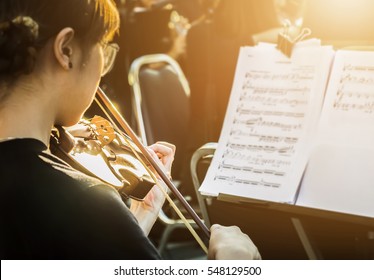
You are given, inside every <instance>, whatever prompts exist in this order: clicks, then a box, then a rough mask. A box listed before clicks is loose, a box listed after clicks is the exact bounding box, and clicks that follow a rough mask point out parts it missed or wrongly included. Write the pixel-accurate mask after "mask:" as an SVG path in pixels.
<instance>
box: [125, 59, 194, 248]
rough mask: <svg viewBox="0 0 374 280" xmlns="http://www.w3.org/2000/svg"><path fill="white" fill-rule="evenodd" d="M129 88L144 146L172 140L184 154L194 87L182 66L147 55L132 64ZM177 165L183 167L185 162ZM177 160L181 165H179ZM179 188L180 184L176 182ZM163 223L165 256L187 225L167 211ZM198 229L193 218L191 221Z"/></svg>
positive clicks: (138, 130)
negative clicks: (176, 234) (174, 234)
mask: <svg viewBox="0 0 374 280" xmlns="http://www.w3.org/2000/svg"><path fill="white" fill-rule="evenodd" d="M128 80H129V85H130V87H131V91H132V92H131V93H132V106H133V115H134V121H135V126H136V130H137V133H138V135H139V136H140V139H141V141H142V142H143V144H144V145H148V144H149V143H154V142H155V140H156V141H157V140H162V141H168V142H170V143H173V144H175V145H176V146H177V155H178V152H180V153H179V155H183V148H184V147H186V142H185V141H186V135H185V133H186V132H187V129H188V127H187V126H188V121H189V97H190V88H189V85H188V81H187V79H186V77H185V75H184V73H183V71H182V69H181V68H180V66H179V64H178V63H177V62H176V61H175V60H174V59H173V58H171V57H170V56H168V55H165V54H151V55H144V56H141V57H139V58H137V59H136V60H134V61H133V62H132V64H131V67H130V71H129V76H128ZM177 155H176V159H175V162H174V164H173V169H174V168H175V165H178V166H177V168H179V169H180V168H181V165H182V163H183V162H182V160H181V158H179V161H178V158H177ZM176 161H177V162H176ZM174 183H175V184H176V185H177V186H178V184H179V183H180V182H178V181H174ZM159 220H160V221H161V222H162V223H163V224H164V225H165V229H164V231H163V233H162V236H161V239H160V242H159V246H158V249H159V251H160V254H163V252H164V250H165V248H166V245H167V242H168V239H169V237H170V235H171V233H172V232H173V231H174V230H175V229H177V228H184V227H185V225H184V224H183V221H182V220H180V219H173V218H170V217H168V216H167V215H166V214H165V212H164V211H161V212H160V214H159ZM188 221H189V222H190V223H191V224H192V225H194V226H195V227H196V224H195V223H194V221H193V220H192V219H189V220H188Z"/></svg>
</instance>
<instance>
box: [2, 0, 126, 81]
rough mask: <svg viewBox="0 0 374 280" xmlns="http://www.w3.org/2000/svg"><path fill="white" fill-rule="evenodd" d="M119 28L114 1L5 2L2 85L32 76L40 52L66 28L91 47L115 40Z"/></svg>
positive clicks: (22, 0) (41, 0)
mask: <svg viewBox="0 0 374 280" xmlns="http://www.w3.org/2000/svg"><path fill="white" fill-rule="evenodd" d="M118 26H119V15H118V11H117V9H116V6H115V4H114V2H113V0H1V1H0V81H1V82H4V81H6V82H10V81H14V80H16V79H17V78H18V77H19V76H20V75H22V74H28V73H31V72H32V71H33V68H34V64H35V58H36V54H37V52H38V50H39V49H40V48H41V47H43V46H44V45H45V44H46V42H47V41H48V39H50V38H51V37H52V36H54V35H56V34H57V33H58V32H59V31H60V30H62V29H63V28H65V27H71V28H73V29H74V32H75V36H76V38H78V39H79V40H80V41H81V42H82V44H85V45H87V46H88V45H90V44H94V43H96V42H99V41H109V40H111V39H112V38H113V36H114V34H115V32H116V31H117V29H118Z"/></svg>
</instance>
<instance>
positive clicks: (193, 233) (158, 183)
mask: <svg viewBox="0 0 374 280" xmlns="http://www.w3.org/2000/svg"><path fill="white" fill-rule="evenodd" d="M95 101H96V103H97V104H98V106H99V107H100V109H101V110H102V111H103V112H104V114H105V115H106V116H107V118H108V119H109V120H110V121H111V123H112V125H113V126H114V128H115V129H116V130H117V132H119V133H120V134H122V132H121V130H120V129H118V127H117V125H116V123H115V122H114V121H113V119H112V117H111V116H110V115H109V113H108V112H106V110H105V109H104V107H103V105H102V104H101V103H100V101H99V100H98V99H97V98H95ZM124 139H125V141H126V142H127V144H128V146H129V147H130V149H131V150H132V152H133V153H134V154H135V156H136V157H137V159H138V160H139V161H140V162H141V164H142V165H143V166H144V168H145V169H146V170H147V172H148V173H149V175H150V176H151V177H152V179H153V181H154V183H155V185H156V186H158V187H159V188H160V189H161V191H162V192H163V194H164V195H165V197H166V199H167V200H168V202H169V204H170V206H171V207H172V208H173V209H174V211H175V212H176V213H177V215H178V216H179V218H180V219H181V220H182V221H183V223H184V225H185V226H186V227H187V229H188V230H189V231H190V233H191V234H192V236H193V237H194V238H195V240H196V242H197V243H198V244H199V245H200V247H201V249H202V250H203V251H204V252H205V253H206V254H208V249H207V247H206V246H205V244H204V242H203V241H202V239H201V238H200V236H199V235H198V234H197V232H196V231H195V229H194V228H193V227H192V226H191V224H190V223H189V222H188V221H187V219H186V217H185V216H184V215H183V213H182V212H181V211H180V210H179V208H178V207H177V206H176V204H175V203H174V201H173V200H172V199H171V198H170V196H169V194H168V193H167V192H166V191H165V189H164V188H163V186H161V184H160V182H159V180H158V179H157V178H156V176H155V174H154V172H152V170H151V169H150V168H149V167H148V166H147V164H146V163H145V162H144V161H143V160H142V159H141V157H140V156H139V153H138V152H137V151H136V150H135V148H134V147H133V145H132V143H131V142H130V141H129V140H128V139H127V137H124Z"/></svg>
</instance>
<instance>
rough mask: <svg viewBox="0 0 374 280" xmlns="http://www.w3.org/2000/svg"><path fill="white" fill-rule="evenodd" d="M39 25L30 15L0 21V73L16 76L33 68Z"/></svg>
mask: <svg viewBox="0 0 374 280" xmlns="http://www.w3.org/2000/svg"><path fill="white" fill-rule="evenodd" d="M38 33H39V26H38V24H37V23H36V22H35V21H34V20H33V19H32V18H30V17H23V16H18V17H16V18H14V19H13V20H11V21H6V22H3V23H0V75H1V76H13V77H17V76H19V75H21V74H29V73H31V71H32V70H33V68H34V64H35V58H36V49H35V42H36V40H37V38H38Z"/></svg>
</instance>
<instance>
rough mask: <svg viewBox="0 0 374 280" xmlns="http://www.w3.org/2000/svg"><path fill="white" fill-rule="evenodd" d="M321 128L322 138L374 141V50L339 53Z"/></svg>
mask: <svg viewBox="0 0 374 280" xmlns="http://www.w3.org/2000/svg"><path fill="white" fill-rule="evenodd" d="M320 130H321V131H320V135H321V137H323V140H320V141H321V142H330V143H341V144H349V145H358V144H359V145H361V146H362V145H367V146H371V145H372V143H374V133H373V132H374V52H368V51H338V52H337V53H336V57H335V62H334V67H333V71H332V74H331V78H330V82H329V87H328V90H327V93H326V101H325V104H324V108H323V111H322V116H321V123H320ZM352 135H355V137H352Z"/></svg>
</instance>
